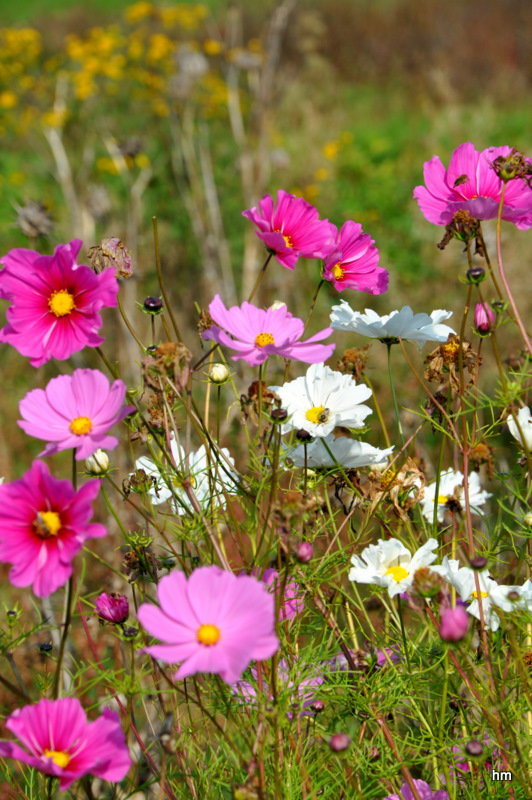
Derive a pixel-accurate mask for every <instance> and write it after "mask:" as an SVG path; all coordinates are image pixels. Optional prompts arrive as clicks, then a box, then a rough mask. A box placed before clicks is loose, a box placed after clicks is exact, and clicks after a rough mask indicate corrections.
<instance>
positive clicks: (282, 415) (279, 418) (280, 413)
mask: <svg viewBox="0 0 532 800" xmlns="http://www.w3.org/2000/svg"><path fill="white" fill-rule="evenodd" d="M270 416H271V418H272V420H273V421H274V422H284V421H285V419H286V418H287V416H288V411H286V410H285V409H284V408H274V409H273V411H272V413H271V414H270Z"/></svg>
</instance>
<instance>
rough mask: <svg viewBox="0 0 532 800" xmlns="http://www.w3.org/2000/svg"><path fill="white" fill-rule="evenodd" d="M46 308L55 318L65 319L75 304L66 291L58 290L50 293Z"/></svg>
mask: <svg viewBox="0 0 532 800" xmlns="http://www.w3.org/2000/svg"><path fill="white" fill-rule="evenodd" d="M48 307H49V309H50V311H51V312H52V314H55V316H56V317H66V316H67V314H70V312H71V311H73V309H74V308H76V304H75V302H74V298H73V297H72V295H71V294H70V292H68V291H67V290H66V289H59V290H58V291H57V292H52V294H51V295H50V297H49V299H48Z"/></svg>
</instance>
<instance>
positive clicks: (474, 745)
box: [464, 739, 484, 758]
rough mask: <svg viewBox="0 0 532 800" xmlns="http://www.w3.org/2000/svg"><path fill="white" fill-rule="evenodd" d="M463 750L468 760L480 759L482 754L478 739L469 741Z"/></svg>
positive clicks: (482, 748) (482, 749) (481, 746)
mask: <svg viewBox="0 0 532 800" xmlns="http://www.w3.org/2000/svg"><path fill="white" fill-rule="evenodd" d="M464 750H465V752H466V753H467V755H468V756H469V757H470V758H481V757H482V755H483V753H484V745H483V744H482V742H479V740H478V739H471V740H470V741H469V742H468V743H467V744H466V746H465V748H464Z"/></svg>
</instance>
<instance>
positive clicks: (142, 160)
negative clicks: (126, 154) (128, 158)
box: [135, 153, 151, 169]
mask: <svg viewBox="0 0 532 800" xmlns="http://www.w3.org/2000/svg"><path fill="white" fill-rule="evenodd" d="M135 164H136V165H137V167H138V168H139V169H148V167H149V166H151V161H150V159H149V158H148V156H147V155H146V153H139V154H138V155H136V156H135Z"/></svg>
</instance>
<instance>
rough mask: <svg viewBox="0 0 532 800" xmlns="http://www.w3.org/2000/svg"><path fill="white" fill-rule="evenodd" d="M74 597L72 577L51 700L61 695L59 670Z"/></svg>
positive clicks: (61, 665) (72, 577)
mask: <svg viewBox="0 0 532 800" xmlns="http://www.w3.org/2000/svg"><path fill="white" fill-rule="evenodd" d="M73 596H74V576H71V577H70V579H69V581H68V589H67V601H66V613H65V622H64V624H63V635H62V636H61V644H60V645H59V655H58V657H57V665H56V670H55V678H54V688H53V693H52V694H53V698H54V700H57V698H58V697H59V695H60V694H61V670H62V668H63V658H64V655H65V647H66V642H67V638H68V633H69V629H70V622H71V620H72V598H73Z"/></svg>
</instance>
